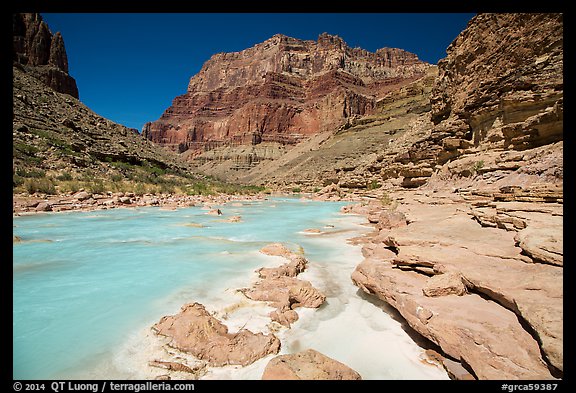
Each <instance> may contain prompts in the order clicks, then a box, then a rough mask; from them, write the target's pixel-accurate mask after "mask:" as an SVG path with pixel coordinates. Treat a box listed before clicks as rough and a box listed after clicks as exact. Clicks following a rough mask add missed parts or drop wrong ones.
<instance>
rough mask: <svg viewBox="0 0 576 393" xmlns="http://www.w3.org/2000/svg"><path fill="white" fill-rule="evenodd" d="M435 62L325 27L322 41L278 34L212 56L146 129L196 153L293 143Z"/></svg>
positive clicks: (368, 109) (362, 109)
mask: <svg viewBox="0 0 576 393" xmlns="http://www.w3.org/2000/svg"><path fill="white" fill-rule="evenodd" d="M429 67H430V65H429V64H427V63H424V62H422V61H420V60H418V57H417V56H416V55H415V54H413V53H409V52H406V51H404V50H402V49H395V48H383V49H379V50H377V51H376V52H375V53H371V52H368V51H366V50H363V49H360V48H350V47H348V46H347V45H346V43H345V42H344V41H343V40H342V39H341V38H340V37H338V36H332V35H329V34H326V33H324V34H321V35H320V36H319V37H318V41H304V40H300V39H296V38H291V37H287V36H284V35H280V34H277V35H275V36H273V37H272V38H270V39H268V40H266V41H264V42H262V43H260V44H257V45H255V46H254V47H252V48H248V49H246V50H243V51H241V52H234V53H219V54H216V55H214V56H212V57H211V58H210V59H209V60H208V61H207V62H206V63H205V64H204V66H203V67H202V69H201V70H200V72H199V73H198V74H197V75H195V76H194V77H192V79H191V80H190V83H189V85H188V91H187V93H186V94H184V95H182V96H179V97H176V98H175V99H174V101H173V103H172V106H171V107H170V108H168V109H166V111H165V112H164V114H163V115H162V116H161V117H160V119H158V120H157V121H154V122H152V123H147V124H146V125H145V126H144V129H143V135H144V136H145V137H146V138H148V139H150V140H152V141H154V142H156V143H159V144H161V145H163V146H167V147H169V148H171V149H172V150H175V151H178V152H180V153H185V156H186V157H189V158H194V157H196V156H198V155H200V154H201V153H202V152H204V151H209V150H213V149H215V148H218V147H221V146H242V145H247V146H255V145H259V144H261V143H267V142H272V143H275V144H279V145H293V144H295V143H297V142H300V141H302V140H305V139H307V138H308V137H310V136H312V135H315V134H317V133H319V132H322V131H327V130H333V129H335V128H338V127H339V126H340V125H342V124H343V122H344V121H345V120H346V119H347V118H350V117H352V116H358V115H366V114H370V113H372V112H373V111H374V108H375V104H376V100H377V99H379V98H381V97H382V96H383V95H384V94H386V93H387V92H389V91H391V90H394V89H397V88H398V87H400V86H403V85H405V84H407V83H408V82H411V81H413V80H415V79H418V78H420V77H421V76H422V75H424V73H425V72H426V70H427V69H428V68H429ZM246 164H247V165H248V166H251V165H252V163H251V162H250V161H249V160H248V161H247V162H246Z"/></svg>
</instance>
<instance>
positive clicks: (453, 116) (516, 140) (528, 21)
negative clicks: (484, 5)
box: [395, 13, 564, 187]
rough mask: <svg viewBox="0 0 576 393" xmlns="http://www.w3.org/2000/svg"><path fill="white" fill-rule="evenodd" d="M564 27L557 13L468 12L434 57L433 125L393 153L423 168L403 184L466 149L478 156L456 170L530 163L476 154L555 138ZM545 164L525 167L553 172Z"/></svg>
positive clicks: (559, 136) (558, 137) (418, 180)
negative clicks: (460, 27)
mask: <svg viewBox="0 0 576 393" xmlns="http://www.w3.org/2000/svg"><path fill="white" fill-rule="evenodd" d="M563 31H564V29H563V15H562V14H535V13H534V14H529V13H523V14H504V13H502V14H479V15H477V16H475V17H474V18H472V19H471V20H470V22H469V23H468V26H467V28H466V29H465V30H464V31H463V32H462V33H461V34H460V35H458V37H457V38H456V39H455V40H454V42H452V44H451V45H450V46H449V47H448V49H447V56H446V58H444V59H442V60H441V61H440V62H439V63H438V70H439V75H438V78H437V79H436V82H435V85H434V89H433V90H432V95H431V99H430V101H431V104H432V105H431V108H432V109H431V119H432V121H433V123H434V124H435V125H434V127H433V128H432V131H431V133H430V135H429V136H427V137H426V138H423V139H422V140H420V141H418V142H416V143H415V144H414V145H413V146H412V147H411V148H410V149H409V150H408V151H407V152H405V153H402V154H400V155H398V156H397V157H396V159H395V161H396V162H398V163H400V164H402V165H407V164H408V165H415V166H417V167H419V168H423V169H427V171H419V173H406V174H403V175H402V176H404V185H405V186H406V187H418V186H420V185H422V184H424V183H426V181H427V179H428V178H429V177H430V176H431V175H432V173H433V169H434V168H435V166H436V165H442V164H445V163H447V162H448V161H453V160H455V159H456V158H458V157H460V156H463V155H470V154H476V155H477V158H476V159H475V163H476V165H474V163H471V164H472V165H470V166H469V167H468V170H467V172H466V173H464V172H462V171H460V172H459V174H460V175H463V176H472V175H476V174H477V173H479V174H481V175H482V174H484V173H488V172H503V173H506V172H508V173H509V172H511V171H516V170H518V169H524V168H523V167H527V166H529V165H527V164H531V163H530V162H520V161H522V159H520V160H519V159H518V158H517V156H518V155H514V154H508V155H501V156H500V157H499V160H498V161H499V162H496V164H497V165H494V166H492V167H491V168H490V170H487V169H488V168H485V165H484V164H485V161H486V160H487V159H489V160H492V159H493V158H491V157H487V158H486V157H483V156H482V154H479V152H485V151H486V150H489V151H491V152H495V151H502V150H505V151H506V150H515V151H525V150H529V149H534V148H538V147H541V146H546V145H551V144H554V143H556V142H560V141H562V140H563V112H564V110H563V108H564V104H563V102H564V101H563V96H564V81H563V64H564V62H563V59H564V51H563ZM555 154H556V153H555ZM520 156H521V155H520ZM523 161H528V160H527V159H524V160H523ZM551 164H553V163H552V162H549V163H547V165H544V166H542V165H540V166H538V165H537V164H536V165H534V164H533V165H532V168H530V169H528V170H525V169H524V172H525V173H526V174H527V175H537V176H538V175H546V176H548V177H550V175H552V176H554V175H556V176H558V173H557V172H556V173H555V174H553V173H551V172H550V169H551ZM556 166H558V163H556ZM546 171H547V172H546ZM497 174H498V173H496V174H494V175H497ZM489 175H490V174H489ZM500 177H502V176H500Z"/></svg>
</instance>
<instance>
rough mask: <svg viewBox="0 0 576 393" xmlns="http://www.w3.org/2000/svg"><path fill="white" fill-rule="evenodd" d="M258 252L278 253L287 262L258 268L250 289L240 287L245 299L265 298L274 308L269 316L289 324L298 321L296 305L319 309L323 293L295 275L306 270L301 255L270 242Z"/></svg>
mask: <svg viewBox="0 0 576 393" xmlns="http://www.w3.org/2000/svg"><path fill="white" fill-rule="evenodd" d="M260 252H262V253H263V254H266V255H272V256H279V257H282V258H284V259H286V260H287V262H286V263H284V264H282V265H280V266H278V267H273V268H260V269H258V270H257V273H258V276H259V278H260V279H259V280H258V281H257V282H256V283H254V284H253V285H252V287H250V288H243V289H241V290H240V292H242V293H243V294H244V295H245V296H246V297H247V298H249V299H252V300H258V301H265V302H267V303H268V304H269V305H270V306H272V307H275V308H276V310H274V311H272V312H271V313H270V318H271V319H272V320H273V321H275V322H278V323H279V324H281V325H283V326H286V327H290V326H291V324H292V323H293V322H295V321H297V320H298V313H297V312H296V311H295V309H297V308H298V307H307V308H318V307H320V306H321V305H322V304H323V303H324V301H325V300H326V296H325V295H324V294H323V293H322V292H320V291H319V290H318V289H316V288H315V287H313V286H312V284H311V283H310V282H309V281H305V280H301V279H298V278H296V276H297V275H298V274H300V273H302V272H303V271H304V270H305V269H306V265H307V264H308V261H307V260H306V258H304V257H303V256H301V255H297V254H296V253H293V252H292V251H290V250H289V249H288V248H286V246H284V245H283V244H281V243H272V244H269V245H267V246H265V247H263V248H262V249H261V250H260Z"/></svg>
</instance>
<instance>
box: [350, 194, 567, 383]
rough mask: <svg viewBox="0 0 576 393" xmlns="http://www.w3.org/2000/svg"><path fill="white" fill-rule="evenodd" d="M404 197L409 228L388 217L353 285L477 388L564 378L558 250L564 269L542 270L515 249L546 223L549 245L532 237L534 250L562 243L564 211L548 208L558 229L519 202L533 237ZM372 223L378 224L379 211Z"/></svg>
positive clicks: (458, 208) (432, 201)
mask: <svg viewBox="0 0 576 393" xmlns="http://www.w3.org/2000/svg"><path fill="white" fill-rule="evenodd" d="M397 196H398V198H397V200H399V201H400V202H401V204H400V205H399V207H398V211H399V212H402V213H404V214H405V215H406V217H407V219H408V222H409V223H408V225H406V224H404V223H402V221H400V222H399V224H397V225H395V226H394V225H390V223H389V221H386V219H385V217H386V215H385V214H384V215H383V217H384V220H385V221H386V225H383V226H380V228H379V229H378V232H377V233H375V235H374V236H373V237H372V239H371V240H370V241H369V243H367V244H366V245H365V246H364V249H363V253H364V255H365V257H366V259H365V260H364V261H363V262H362V263H361V264H360V265H359V266H358V267H357V268H356V270H355V271H354V272H353V273H352V280H353V282H354V283H355V284H356V285H358V286H359V287H360V288H361V289H362V290H364V291H365V292H367V293H370V294H374V295H376V296H377V297H379V298H380V299H382V300H384V301H386V302H388V303H389V304H391V305H392V306H393V307H395V308H396V309H397V310H398V311H399V312H400V314H401V315H402V316H403V317H404V318H405V319H406V321H407V322H408V324H409V325H410V326H411V327H412V328H413V329H415V330H416V331H417V332H419V333H420V334H422V335H423V336H425V337H426V338H428V339H430V340H431V341H432V342H434V343H436V344H437V345H439V347H440V348H441V349H442V351H444V353H445V354H447V355H448V356H449V357H451V358H453V359H456V360H459V361H461V362H463V363H464V364H466V365H467V366H468V367H469V368H470V369H471V370H473V372H474V374H475V376H476V377H477V378H479V379H550V378H552V377H553V375H552V374H554V376H559V375H561V374H562V369H563V349H562V348H563V345H562V344H563V328H562V327H563V300H562V299H563V295H562V281H563V271H562V267H561V260H562V255H561V249H560V252H559V251H558V248H555V249H554V251H555V254H554V255H555V257H556V258H558V260H559V262H557V263H556V264H554V265H552V264H549V263H541V262H542V261H541V260H540V258H534V257H532V255H531V254H529V253H527V252H525V247H522V245H521V244H522V243H521V242H519V241H518V235H520V234H521V233H522V231H525V230H526V229H530V228H542V227H543V225H544V223H546V222H547V223H548V229H547V233H548V234H549V237H547V238H544V240H546V241H547V243H546V242H544V243H543V240H539V239H541V238H538V237H533V238H532V241H533V243H534V244H536V245H535V246H534V247H535V248H536V249H550V246H548V247H546V244H552V245H555V244H561V242H562V235H561V234H562V230H561V229H562V220H561V212H560V213H559V212H558V209H555V208H553V207H552V206H550V205H548V206H547V207H543V208H544V209H553V210H554V213H555V214H560V216H559V217H560V219H559V220H556V219H555V218H554V217H557V216H555V215H550V214H548V215H542V213H541V209H538V208H536V207H535V206H534V205H529V204H528V202H524V203H521V204H526V209H525V210H521V208H520V206H518V204H519V202H513V203H515V204H517V205H516V206H515V207H514V208H515V211H517V212H519V211H521V214H522V217H523V222H524V223H525V226H524V228H526V229H522V230H521V231H519V232H516V231H514V230H511V228H508V230H507V229H505V228H497V227H487V226H482V225H479V222H478V221H476V220H475V219H474V215H473V214H472V211H473V207H472V201H466V202H465V201H463V200H462V199H461V198H459V197H458V196H454V195H452V196H451V195H450V194H448V193H445V194H440V193H437V194H433V193H428V194H426V193H425V192H421V191H420V192H411V193H410V192H399V193H398V195H397ZM498 203H499V205H502V204H505V203H504V202H498ZM503 208H505V207H503ZM352 210H353V209H352ZM381 210H382V208H381ZM560 210H561V209H560ZM518 214H520V213H518ZM371 216H372V217H378V214H376V211H375V210H374V207H372V209H371ZM373 221H374V220H372V222H373ZM541 354H543V355H544V358H543V357H542V355H541Z"/></svg>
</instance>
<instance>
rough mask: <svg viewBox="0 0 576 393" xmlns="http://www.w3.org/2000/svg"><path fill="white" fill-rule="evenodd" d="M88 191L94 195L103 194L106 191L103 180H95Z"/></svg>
mask: <svg viewBox="0 0 576 393" xmlns="http://www.w3.org/2000/svg"><path fill="white" fill-rule="evenodd" d="M88 190H89V191H90V192H91V193H92V194H102V193H104V191H106V189H105V187H104V183H103V182H102V180H95V181H93V182H91V183H90V184H89V185H88Z"/></svg>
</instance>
